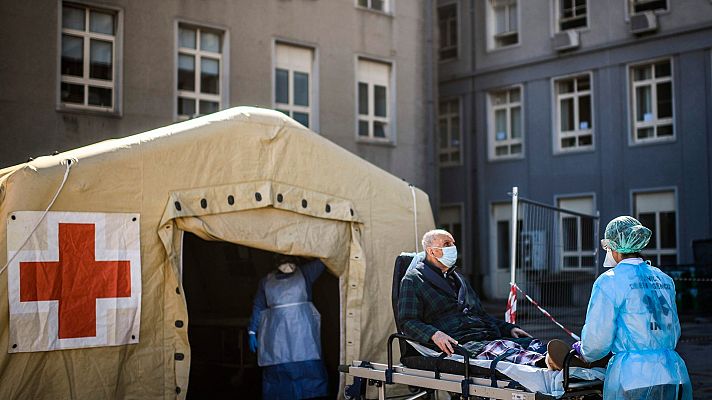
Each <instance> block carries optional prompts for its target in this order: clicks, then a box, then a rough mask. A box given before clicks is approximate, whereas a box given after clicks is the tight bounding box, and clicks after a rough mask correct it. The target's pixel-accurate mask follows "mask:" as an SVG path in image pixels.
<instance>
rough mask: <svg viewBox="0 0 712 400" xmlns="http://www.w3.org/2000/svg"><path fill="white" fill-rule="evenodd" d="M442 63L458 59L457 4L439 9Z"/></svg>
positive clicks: (440, 56) (440, 55)
mask: <svg viewBox="0 0 712 400" xmlns="http://www.w3.org/2000/svg"><path fill="white" fill-rule="evenodd" d="M438 27H439V35H440V49H439V53H438V55H439V58H440V61H445V60H452V59H455V58H457V4H448V5H446V6H442V7H438Z"/></svg>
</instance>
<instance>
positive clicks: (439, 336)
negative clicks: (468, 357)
mask: <svg viewBox="0 0 712 400" xmlns="http://www.w3.org/2000/svg"><path fill="white" fill-rule="evenodd" d="M430 339H432V341H433V343H435V344H436V345H438V347H439V348H440V350H442V351H443V352H444V353H445V354H447V355H452V353H454V351H453V349H452V344H457V340H455V339H453V338H451V337H450V336H448V335H447V334H446V333H445V332H442V331H437V332H435V334H434V335H433V336H432V337H431V338H430Z"/></svg>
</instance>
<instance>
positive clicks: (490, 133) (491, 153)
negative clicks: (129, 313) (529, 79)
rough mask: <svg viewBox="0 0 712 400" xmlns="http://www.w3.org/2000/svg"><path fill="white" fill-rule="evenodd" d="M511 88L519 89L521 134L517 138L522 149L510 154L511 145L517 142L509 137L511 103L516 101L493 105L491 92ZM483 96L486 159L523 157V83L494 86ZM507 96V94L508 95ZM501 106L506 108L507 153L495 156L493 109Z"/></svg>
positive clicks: (515, 158)
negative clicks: (485, 111) (485, 121)
mask: <svg viewBox="0 0 712 400" xmlns="http://www.w3.org/2000/svg"><path fill="white" fill-rule="evenodd" d="M512 89H519V103H518V105H519V107H520V109H521V115H520V118H521V127H522V134H521V138H519V139H518V141H519V144H520V145H521V146H522V151H521V152H520V153H518V154H515V155H512V154H511V146H512V145H514V144H517V142H516V141H513V140H512V138H511V108H512V107H513V106H512V104H517V103H510V102H509V101H508V102H507V104H506V106H495V105H494V104H493V99H492V98H493V94H494V93H496V92H502V91H510V90H512ZM485 96H486V98H487V100H486V101H487V161H491V162H493V161H508V160H520V159H524V158H525V156H526V146H525V140H526V126H525V122H526V118H525V116H524V112H525V110H524V107H525V101H524V85H523V84H517V85H511V86H506V87H500V88H495V89H490V90H488V91H487V92H486V93H485ZM508 96H509V95H508ZM501 108H506V110H507V135H508V136H509V138H508V139H506V145H507V146H508V147H509V152H510V153H509V154H508V155H506V156H497V155H496V150H495V148H496V147H497V146H496V145H495V143H496V141H495V135H496V132H495V125H496V122H495V111H496V110H498V109H501ZM500 144H505V143H503V142H500Z"/></svg>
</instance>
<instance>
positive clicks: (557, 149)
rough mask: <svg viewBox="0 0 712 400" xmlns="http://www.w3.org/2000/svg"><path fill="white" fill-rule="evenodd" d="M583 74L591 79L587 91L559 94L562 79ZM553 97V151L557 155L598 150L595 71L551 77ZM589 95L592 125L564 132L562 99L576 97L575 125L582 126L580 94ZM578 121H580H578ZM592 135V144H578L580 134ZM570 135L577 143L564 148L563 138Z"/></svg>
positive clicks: (573, 77) (578, 76)
mask: <svg viewBox="0 0 712 400" xmlns="http://www.w3.org/2000/svg"><path fill="white" fill-rule="evenodd" d="M582 76H588V79H589V89H588V90H587V91H582V92H579V91H578V90H577V89H576V90H575V91H574V92H573V93H567V94H565V95H563V96H561V97H560V95H559V90H558V85H559V83H560V82H561V81H565V80H569V79H577V78H580V77H582ZM551 94H552V96H551V99H552V102H553V103H552V107H551V110H552V120H551V121H552V127H553V129H552V133H553V135H554V136H553V140H552V145H553V152H554V154H555V155H559V154H569V153H580V152H589V151H595V150H596V125H597V122H596V112H595V101H594V79H593V71H583V72H578V73H575V74H569V75H563V76H557V77H554V78H551ZM585 95H588V96H589V98H590V102H591V127H590V128H589V129H586V130H582V129H574V130H573V131H567V132H569V133H566V134H564V133H563V132H562V131H561V100H562V99H563V98H572V99H574V126H578V127H579V128H580V118H581V117H580V112H579V102H578V98H579V97H580V96H585ZM577 122H578V123H577ZM589 134H590V135H591V144H590V145H586V146H579V145H578V137H580V136H585V135H589ZM569 137H574V138H576V139H577V145H576V146H575V147H567V148H563V147H562V146H561V140H562V139H564V138H569Z"/></svg>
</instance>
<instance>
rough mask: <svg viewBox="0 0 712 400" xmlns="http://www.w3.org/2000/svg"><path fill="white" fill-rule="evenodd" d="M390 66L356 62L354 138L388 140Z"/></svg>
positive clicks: (360, 60)
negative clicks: (356, 86)
mask: <svg viewBox="0 0 712 400" xmlns="http://www.w3.org/2000/svg"><path fill="white" fill-rule="evenodd" d="M390 80H391V65H390V64H386V63H382V62H377V61H369V60H364V59H359V60H358V73H357V83H358V92H357V93H358V130H357V132H358V137H359V138H361V139H371V140H376V141H384V140H389V138H390V136H391V134H390V110H389V109H390V104H391V101H390V100H391V97H390V96H391V94H390V90H389V87H390Z"/></svg>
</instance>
